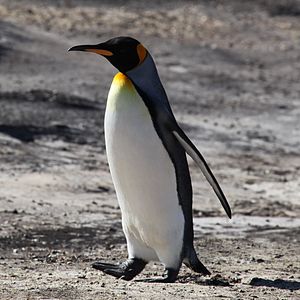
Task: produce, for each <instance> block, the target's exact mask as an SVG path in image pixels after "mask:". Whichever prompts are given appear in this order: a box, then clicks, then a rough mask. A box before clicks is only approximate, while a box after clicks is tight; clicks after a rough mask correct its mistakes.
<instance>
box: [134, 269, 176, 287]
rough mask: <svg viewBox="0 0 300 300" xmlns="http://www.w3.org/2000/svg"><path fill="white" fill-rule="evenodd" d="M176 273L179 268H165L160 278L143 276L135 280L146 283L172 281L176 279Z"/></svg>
mask: <svg viewBox="0 0 300 300" xmlns="http://www.w3.org/2000/svg"><path fill="white" fill-rule="evenodd" d="M178 273H179V269H177V270H176V269H172V268H166V271H165V275H164V276H163V277H162V278H145V279H141V280H136V281H138V282H148V283H172V282H175V281H176V279H177V275H178Z"/></svg>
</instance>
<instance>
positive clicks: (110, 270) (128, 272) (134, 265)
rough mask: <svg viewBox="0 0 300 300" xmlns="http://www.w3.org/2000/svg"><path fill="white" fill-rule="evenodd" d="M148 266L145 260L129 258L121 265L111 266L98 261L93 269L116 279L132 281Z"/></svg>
mask: <svg viewBox="0 0 300 300" xmlns="http://www.w3.org/2000/svg"><path fill="white" fill-rule="evenodd" d="M146 264H147V262H146V261H144V260H143V259H140V258H129V259H127V260H126V261H124V262H123V263H120V264H109V263H104V262H98V261H97V262H95V263H93V265H92V267H93V268H94V269H97V270H100V271H102V272H104V273H106V274H109V275H111V276H114V277H116V278H121V279H124V280H131V279H133V278H134V277H135V276H136V275H138V274H139V273H141V272H142V271H143V269H144V268H145V266H146Z"/></svg>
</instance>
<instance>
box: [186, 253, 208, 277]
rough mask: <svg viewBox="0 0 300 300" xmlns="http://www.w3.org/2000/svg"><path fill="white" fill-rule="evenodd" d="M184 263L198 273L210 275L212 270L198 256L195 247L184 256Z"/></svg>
mask: <svg viewBox="0 0 300 300" xmlns="http://www.w3.org/2000/svg"><path fill="white" fill-rule="evenodd" d="M183 263H184V264H185V265H186V266H187V267H188V268H190V269H191V270H193V271H194V272H196V273H200V274H202V275H210V274H211V273H210V271H209V270H208V269H207V268H206V267H205V266H204V265H203V263H202V262H201V261H200V260H199V258H198V257H197V254H196V251H195V249H194V247H193V248H192V249H191V250H190V251H189V255H188V257H186V258H184V260H183Z"/></svg>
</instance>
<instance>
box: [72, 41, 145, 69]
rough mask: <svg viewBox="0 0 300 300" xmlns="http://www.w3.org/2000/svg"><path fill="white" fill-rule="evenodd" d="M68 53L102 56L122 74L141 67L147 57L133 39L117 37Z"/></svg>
mask: <svg viewBox="0 0 300 300" xmlns="http://www.w3.org/2000/svg"><path fill="white" fill-rule="evenodd" d="M68 51H87V52H94V53H97V54H100V55H102V56H104V57H105V58H106V59H107V60H108V61H109V62H110V63H111V64H112V65H113V66H114V67H116V68H117V69H118V70H119V71H120V72H122V73H126V72H128V71H130V70H132V69H134V68H135V67H137V66H138V65H140V64H141V63H142V62H143V61H144V60H145V58H146V56H147V50H146V49H145V47H144V46H143V45H142V44H141V43H140V42H139V41H137V40H136V39H134V38H131V37H115V38H112V39H110V40H108V41H106V42H104V43H100V44H96V45H79V46H74V47H72V48H70V49H69V50H68Z"/></svg>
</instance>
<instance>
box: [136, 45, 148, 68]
mask: <svg viewBox="0 0 300 300" xmlns="http://www.w3.org/2000/svg"><path fill="white" fill-rule="evenodd" d="M136 51H137V54H138V56H139V59H140V62H139V64H141V63H142V62H143V61H144V60H145V58H146V56H147V50H146V48H145V47H144V46H143V45H142V44H138V45H137V47H136Z"/></svg>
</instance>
